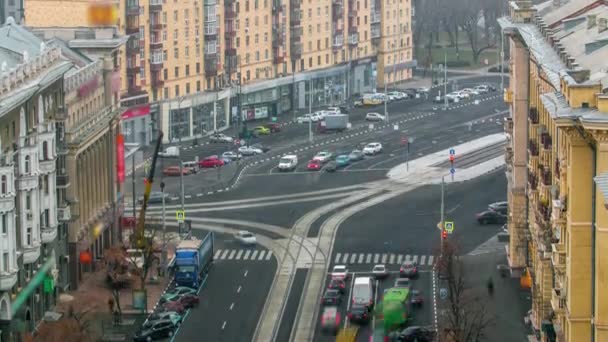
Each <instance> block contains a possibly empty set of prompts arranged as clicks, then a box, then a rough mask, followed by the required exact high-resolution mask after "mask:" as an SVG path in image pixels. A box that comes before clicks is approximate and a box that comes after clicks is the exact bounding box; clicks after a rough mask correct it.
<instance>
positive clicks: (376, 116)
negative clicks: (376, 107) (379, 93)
mask: <svg viewBox="0 0 608 342" xmlns="http://www.w3.org/2000/svg"><path fill="white" fill-rule="evenodd" d="M365 120H366V121H384V115H380V113H367V115H365Z"/></svg>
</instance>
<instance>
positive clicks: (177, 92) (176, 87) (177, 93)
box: [175, 85, 179, 96]
mask: <svg viewBox="0 0 608 342" xmlns="http://www.w3.org/2000/svg"><path fill="white" fill-rule="evenodd" d="M175 96H179V85H176V86H175Z"/></svg>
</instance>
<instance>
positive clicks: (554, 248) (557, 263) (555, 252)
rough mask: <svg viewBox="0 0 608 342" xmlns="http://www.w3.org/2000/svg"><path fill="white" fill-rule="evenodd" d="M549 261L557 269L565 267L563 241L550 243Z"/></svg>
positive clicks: (561, 269)
mask: <svg viewBox="0 0 608 342" xmlns="http://www.w3.org/2000/svg"><path fill="white" fill-rule="evenodd" d="M551 263H553V267H554V268H555V269H556V270H558V271H561V272H563V271H564V270H565V269H566V246H564V244H563V243H553V244H551Z"/></svg>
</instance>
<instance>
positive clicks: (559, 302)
mask: <svg viewBox="0 0 608 342" xmlns="http://www.w3.org/2000/svg"><path fill="white" fill-rule="evenodd" d="M551 308H552V309H553V311H554V312H555V313H556V314H563V313H564V312H565V310H566V293H565V291H564V290H563V289H553V290H552V291H551Z"/></svg>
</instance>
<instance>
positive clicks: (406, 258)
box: [405, 254, 410, 262]
mask: <svg viewBox="0 0 608 342" xmlns="http://www.w3.org/2000/svg"><path fill="white" fill-rule="evenodd" d="M409 261H410V255H409V254H408V255H406V256H405V262H409Z"/></svg>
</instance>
